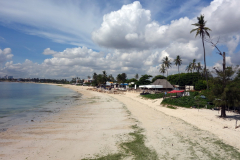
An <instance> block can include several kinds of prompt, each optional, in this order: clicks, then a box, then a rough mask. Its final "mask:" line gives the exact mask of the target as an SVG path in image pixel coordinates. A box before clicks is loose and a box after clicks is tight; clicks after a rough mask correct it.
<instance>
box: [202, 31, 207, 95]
mask: <svg viewBox="0 0 240 160" xmlns="http://www.w3.org/2000/svg"><path fill="white" fill-rule="evenodd" d="M202 44H203V52H204V73H205V77H206V80H207V90H208V76H207V69H206V68H207V66H206V54H205V46H204V35H202Z"/></svg>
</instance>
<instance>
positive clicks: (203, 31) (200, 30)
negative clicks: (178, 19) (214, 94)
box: [190, 15, 211, 89]
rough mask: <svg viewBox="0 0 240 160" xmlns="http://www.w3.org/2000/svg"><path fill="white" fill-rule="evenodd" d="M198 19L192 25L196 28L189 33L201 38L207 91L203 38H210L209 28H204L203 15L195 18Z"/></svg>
mask: <svg viewBox="0 0 240 160" xmlns="http://www.w3.org/2000/svg"><path fill="white" fill-rule="evenodd" d="M197 19H198V23H195V24H192V25H194V26H197V28H195V29H192V30H191V31H190V33H192V32H195V31H196V36H195V37H197V36H198V35H199V36H200V37H201V38H202V44H203V52H204V72H205V77H206V80H207V89H208V77H207V74H206V54H205V46H204V38H205V36H206V35H207V36H208V37H210V34H209V33H208V31H211V29H210V28H208V27H205V25H206V23H207V21H204V15H200V17H197Z"/></svg>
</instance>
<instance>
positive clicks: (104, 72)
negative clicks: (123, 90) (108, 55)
mask: <svg viewBox="0 0 240 160" xmlns="http://www.w3.org/2000/svg"><path fill="white" fill-rule="evenodd" d="M102 72H103V83H104V84H106V82H107V72H106V71H102Z"/></svg>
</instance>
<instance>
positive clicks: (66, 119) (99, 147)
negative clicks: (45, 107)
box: [0, 85, 240, 160]
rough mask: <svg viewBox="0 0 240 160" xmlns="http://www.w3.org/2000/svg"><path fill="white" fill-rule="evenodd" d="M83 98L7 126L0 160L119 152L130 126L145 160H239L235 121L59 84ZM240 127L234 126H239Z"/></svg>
mask: <svg viewBox="0 0 240 160" xmlns="http://www.w3.org/2000/svg"><path fill="white" fill-rule="evenodd" d="M63 87H66V88H70V89H73V90H75V91H77V92H79V93H81V94H82V95H83V96H82V98H81V99H79V100H78V101H77V103H76V104H77V105H75V106H71V107H69V108H68V109H66V110H63V111H61V112H59V113H57V114H54V115H52V116H49V117H48V118H45V119H44V120H42V121H40V122H32V123H26V124H23V125H21V126H13V127H10V128H9V129H8V130H7V131H5V132H1V133H0V138H1V140H0V159H4V160H5V159H6V160H9V159H14V160H15V159H17V160H18V159H19V160H22V159H30V160H31V159H34V160H40V159H41V160H42V159H55V160H66V159H71V160H75V159H76V160H79V159H84V158H85V159H90V158H96V157H103V156H106V155H111V154H118V153H121V154H122V155H125V156H123V158H122V159H137V158H136V157H135V155H133V154H132V152H130V153H125V152H126V150H127V149H125V150H124V149H123V147H121V146H125V145H123V144H125V143H126V142H131V141H133V137H131V133H133V132H135V131H136V129H135V130H134V127H133V126H137V127H139V128H141V129H143V130H141V134H143V135H144V136H145V139H144V140H145V143H144V145H146V147H147V149H149V150H151V153H156V156H155V157H154V158H148V159H240V153H239V151H240V144H239V142H240V136H239V134H240V128H237V129H235V123H236V121H235V119H234V118H236V117H238V118H239V116H235V115H233V114H232V113H227V114H228V115H231V118H229V119H225V120H224V119H219V118H218V117H217V116H218V115H219V113H218V111H212V110H206V109H200V110H199V111H198V109H186V108H177V109H169V108H166V107H164V106H161V105H160V103H161V99H157V100H146V99H143V98H141V97H140V96H139V94H137V93H128V92H127V93H126V94H107V93H99V92H95V91H90V90H87V88H88V87H82V86H73V85H63ZM239 124H240V122H239Z"/></svg>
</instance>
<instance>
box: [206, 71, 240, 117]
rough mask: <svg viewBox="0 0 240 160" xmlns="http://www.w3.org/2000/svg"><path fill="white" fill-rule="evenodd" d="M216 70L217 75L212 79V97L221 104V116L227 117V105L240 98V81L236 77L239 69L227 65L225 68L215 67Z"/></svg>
mask: <svg viewBox="0 0 240 160" xmlns="http://www.w3.org/2000/svg"><path fill="white" fill-rule="evenodd" d="M214 70H215V74H216V75H217V76H216V77H214V78H213V79H212V84H211V90H210V91H211V92H210V94H211V98H212V100H213V101H214V103H215V104H216V105H218V106H221V116H220V117H226V106H233V105H234V103H236V102H237V101H238V98H240V96H239V95H240V90H239V89H238V87H239V86H240V85H239V84H238V83H239V82H240V81H237V80H236V79H234V74H235V73H236V71H237V69H236V68H233V67H227V68H226V69H223V70H220V69H218V68H214ZM235 80H236V81H235ZM235 94H237V95H235Z"/></svg>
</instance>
